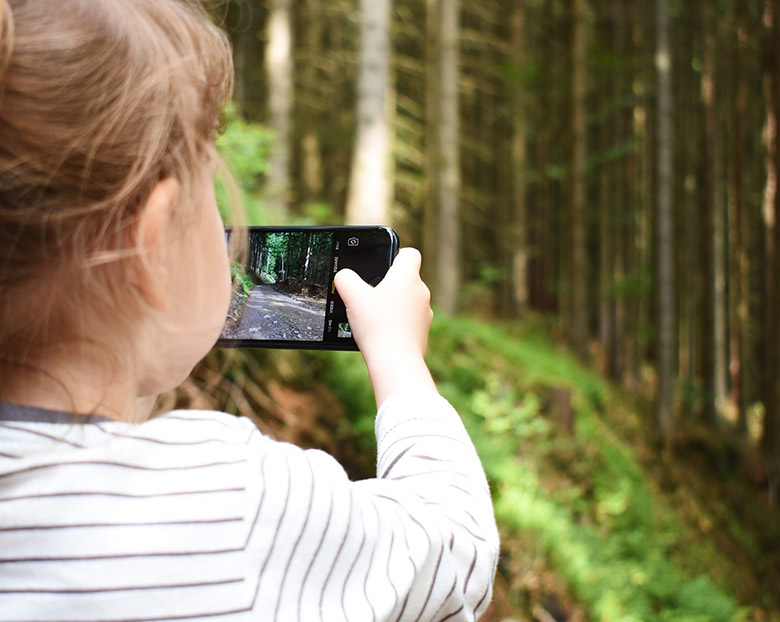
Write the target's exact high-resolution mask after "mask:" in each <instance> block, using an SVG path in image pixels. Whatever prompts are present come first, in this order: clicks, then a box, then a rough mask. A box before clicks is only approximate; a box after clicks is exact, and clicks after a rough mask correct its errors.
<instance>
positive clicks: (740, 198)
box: [729, 6, 750, 438]
mask: <svg viewBox="0 0 780 622" xmlns="http://www.w3.org/2000/svg"><path fill="white" fill-rule="evenodd" d="M735 12H736V15H735V18H734V26H735V30H736V33H735V37H734V40H733V46H734V47H733V51H732V71H733V74H732V75H733V80H732V88H733V89H734V91H735V97H734V104H733V107H732V109H731V131H730V134H731V136H732V137H733V141H734V145H733V147H732V148H731V149H729V153H730V155H731V175H730V176H729V182H730V185H731V191H730V192H729V229H730V231H731V236H730V244H729V246H730V257H729V259H730V274H731V276H730V279H729V284H730V287H729V290H730V294H731V296H730V301H731V304H730V314H731V331H730V336H731V339H730V344H729V352H730V360H729V372H730V377H731V401H732V403H733V404H734V406H735V408H736V409H737V428H738V431H739V434H740V436H742V437H743V438H745V437H747V432H748V428H747V406H748V404H747V387H746V373H745V363H746V360H747V332H748V326H749V316H750V310H749V287H748V286H749V279H750V263H749V259H748V252H747V251H748V244H747V238H748V226H747V224H748V223H747V220H748V214H747V209H746V201H745V187H744V179H743V167H744V163H745V124H744V118H745V112H746V104H747V84H746V80H745V75H744V72H743V65H742V61H741V58H742V56H743V54H744V53H745V48H746V43H747V31H746V29H745V25H744V23H743V21H742V9H741V7H740V6H738V7H736V8H735Z"/></svg>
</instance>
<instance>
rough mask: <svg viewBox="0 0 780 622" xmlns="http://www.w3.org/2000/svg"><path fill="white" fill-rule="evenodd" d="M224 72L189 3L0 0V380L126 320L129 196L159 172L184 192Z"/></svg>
mask: <svg viewBox="0 0 780 622" xmlns="http://www.w3.org/2000/svg"><path fill="white" fill-rule="evenodd" d="M232 76H233V69H232V60H231V53H230V46H229V43H228V41H227V39H226V37H225V35H224V34H223V33H222V32H221V31H220V30H219V28H217V27H216V26H215V25H213V24H212V23H211V22H210V20H209V19H208V17H207V16H206V15H205V13H204V11H203V10H202V9H201V8H199V7H197V6H195V5H194V4H193V3H191V2H183V1H182V2H179V1H175V0H67V1H65V0H58V1H57V2H52V1H51V0H0V378H2V377H3V375H4V370H3V364H4V365H6V366H9V365H23V364H26V363H29V362H34V356H33V355H32V352H33V351H35V350H39V351H40V349H41V348H42V347H44V345H45V344H50V343H53V342H56V341H61V342H64V341H65V340H68V339H73V338H74V337H83V336H84V335H85V334H88V333H89V331H88V330H87V328H89V327H87V326H86V323H88V322H91V321H92V320H91V319H90V318H94V317H95V315H96V314H98V315H106V314H119V315H122V314H124V315H125V316H126V317H127V318H128V319H129V318H131V317H132V314H133V309H134V308H135V307H134V305H136V306H137V304H138V303H139V300H138V299H139V296H137V295H134V292H132V291H128V290H129V289H131V288H129V287H128V282H129V281H130V279H129V278H126V277H128V276H129V272H128V271H129V270H130V269H131V267H130V266H129V265H128V264H129V263H130V262H127V261H123V258H126V257H127V256H129V255H132V253H133V244H134V241H133V239H132V231H133V223H134V221H135V219H136V217H137V213H138V209H139V206H141V205H143V204H144V201H145V200H146V199H147V198H148V196H149V194H150V192H151V191H152V189H153V188H154V187H155V185H156V184H157V183H158V182H159V181H160V180H161V179H164V178H168V177H172V178H175V179H176V180H178V181H179V182H180V184H181V187H182V190H183V192H182V198H183V200H182V201H180V203H181V204H182V205H184V204H186V203H187V202H188V201H187V200H186V199H187V197H189V196H190V194H189V193H190V191H191V189H192V186H193V184H194V182H195V177H196V176H197V175H198V174H199V172H200V171H201V170H202V167H203V162H204V161H205V160H206V159H208V158H209V157H210V156H211V155H212V152H213V149H214V147H213V144H214V137H215V130H216V126H217V122H218V117H219V113H220V111H221V108H222V106H223V105H224V103H225V102H226V101H227V99H228V98H229V96H230V92H231V88H232ZM6 371H7V370H6ZM0 384H2V383H0Z"/></svg>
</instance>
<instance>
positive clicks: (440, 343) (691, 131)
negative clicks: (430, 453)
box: [170, 0, 780, 621]
mask: <svg viewBox="0 0 780 622" xmlns="http://www.w3.org/2000/svg"><path fill="white" fill-rule="evenodd" d="M215 14H216V17H217V19H218V20H219V21H220V22H221V23H222V24H223V26H224V28H225V29H226V31H227V32H228V33H229V35H230V38H231V40H232V42H233V46H234V58H235V67H236V76H235V78H236V90H235V96H234V101H233V103H232V106H231V109H230V111H229V115H228V117H229V118H228V123H227V126H226V131H225V133H224V134H223V135H222V136H221V137H220V139H219V141H218V143H219V146H220V148H221V150H222V153H223V155H224V157H225V159H226V161H227V163H228V165H229V168H230V169H231V171H232V173H233V175H234V176H235V178H236V179H237V180H238V183H239V185H240V189H241V193H242V195H243V199H244V203H245V205H246V212H247V213H246V219H247V220H248V221H249V223H250V224H273V225H291V224H328V225H332V224H344V223H347V224H350V223H354V224H366V223H370V224H388V225H392V226H393V227H394V228H395V229H396V230H397V231H398V233H399V235H400V238H401V242H402V245H407V246H416V247H418V248H420V249H421V250H422V252H423V257H424V261H423V273H424V278H425V280H426V282H427V283H428V284H429V286H430V288H431V290H432V294H433V304H434V308H435V311H436V319H435V320H434V325H433V329H432V335H431V341H430V348H429V365H430V367H431V369H432V371H433V373H434V376H435V378H436V380H437V382H438V383H439V387H440V390H441V391H442V393H443V394H444V395H445V396H447V397H448V398H449V399H450V400H451V401H452V403H453V404H454V405H455V406H456V408H457V409H458V410H459V412H460V413H461V414H462V416H463V418H464V422H465V423H466V424H467V427H468V428H469V430H470V432H471V433H472V436H474V438H475V442H476V444H477V446H478V449H479V450H480V453H481V456H482V458H483V461H484V462H485V466H486V470H487V471H488V476H489V479H490V481H491V486H492V487H493V490H494V499H495V505H496V512H497V516H498V519H499V524H500V528H501V533H502V542H503V550H502V560H501V563H500V564H499V571H498V576H497V579H496V593H495V596H494V602H493V604H492V605H491V609H490V611H489V613H488V614H487V615H486V616H485V619H486V620H490V621H492V620H496V621H497V620H540V621H547V620H745V619H751V620H780V507H779V506H780V326H779V325H778V323H780V225H778V222H779V219H778V217H779V216H780V192H779V191H778V176H779V175H780V151H779V145H780V141H779V140H778V136H777V131H778V125H777V124H778V117H780V0H653V1H652V2H637V3H628V2H624V1H622V0H566V1H564V0H545V1H543V0H527V1H522V2H521V1H519V0H394V1H392V0H230V1H229V2H225V3H222V4H221V5H220V6H219V7H218V8H216V9H215ZM219 195H220V196H221V197H223V203H224V196H225V192H224V189H220V192H219ZM225 215H226V218H227V220H228V221H229V220H230V218H231V215H230V213H229V210H227V209H226V211H225ZM170 400H173V401H176V402H182V403H189V404H196V405H197V404H204V403H205V404H210V405H217V406H219V407H220V408H226V409H228V410H230V411H232V412H236V413H237V414H243V415H245V416H249V417H252V418H253V419H255V420H256V422H257V423H258V425H259V426H260V427H261V429H263V430H264V431H266V432H267V433H269V434H273V435H275V436H276V437H278V438H282V439H285V440H292V441H294V442H297V443H300V444H303V445H307V446H317V447H322V448H325V449H327V450H328V451H331V452H332V453H334V454H335V455H336V456H337V457H339V459H340V460H341V461H342V462H343V463H344V464H345V465H346V466H347V468H348V469H350V473H351V474H353V475H354V476H356V477H360V476H370V474H371V461H372V457H371V455H370V452H371V439H370V437H371V430H372V425H373V423H372V421H373V419H372V418H373V412H374V411H373V405H372V402H371V398H370V385H369V384H368V380H367V377H366V376H365V373H364V371H363V369H362V367H361V364H360V360H359V358H356V357H354V356H353V355H349V354H342V353H301V352H292V353H291V352H275V351H265V352H263V351H258V352H235V351H231V352H228V351H215V352H213V353H212V355H210V357H209V358H207V359H206V361H204V363H203V364H202V365H201V366H200V367H199V368H197V369H196V371H195V372H194V375H193V377H192V378H191V379H190V380H189V381H188V383H186V384H185V385H184V386H183V387H182V388H181V389H180V390H179V391H178V392H177V394H176V395H175V396H172V397H170Z"/></svg>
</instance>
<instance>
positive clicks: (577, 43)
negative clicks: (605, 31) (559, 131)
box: [569, 0, 588, 358]
mask: <svg viewBox="0 0 780 622" xmlns="http://www.w3.org/2000/svg"><path fill="white" fill-rule="evenodd" d="M586 8H587V5H586V1H585V0H573V3H572V20H573V31H572V47H571V50H572V115H571V118H572V125H571V131H572V166H571V168H572V170H571V180H572V184H571V310H570V312H569V316H570V318H571V323H572V326H571V331H572V342H573V344H574V348H575V350H576V351H577V352H578V353H579V355H580V356H581V357H583V358H587V356H588V297H587V289H586V288H587V278H588V277H587V264H588V262H587V253H586V231H585V205H586V190H587V187H586V169H585V166H586V160H585V158H586V136H585V129H586V125H585V124H586V118H585V112H586V102H585V95H586V93H585V60H586V56H587V47H586V40H585V11H586Z"/></svg>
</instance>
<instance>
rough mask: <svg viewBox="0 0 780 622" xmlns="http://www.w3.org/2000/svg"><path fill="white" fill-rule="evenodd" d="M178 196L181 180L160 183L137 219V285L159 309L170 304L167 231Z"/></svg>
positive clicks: (150, 302)
mask: <svg viewBox="0 0 780 622" xmlns="http://www.w3.org/2000/svg"><path fill="white" fill-rule="evenodd" d="M178 197H179V182H177V181H176V180H175V179H171V178H166V179H163V180H161V181H159V182H158V183H157V185H156V186H155V187H154V190H152V192H151V194H150V195H149V198H148V199H147V200H146V203H144V205H143V207H142V208H141V211H140V214H139V217H138V221H137V223H136V231H135V240H136V250H137V252H138V257H137V262H136V265H137V286H138V289H139V291H140V293H141V295H142V296H143V298H144V300H145V301H146V303H147V304H148V305H149V306H150V307H152V308H153V309H157V310H160V311H162V310H165V309H167V308H168V306H169V305H170V302H171V300H170V287H169V285H170V278H171V274H170V270H169V261H168V253H169V252H170V249H169V248H168V240H169V236H168V235H166V234H167V232H168V227H169V225H170V219H171V216H172V214H173V207H174V205H175V204H176V201H177V200H178Z"/></svg>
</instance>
